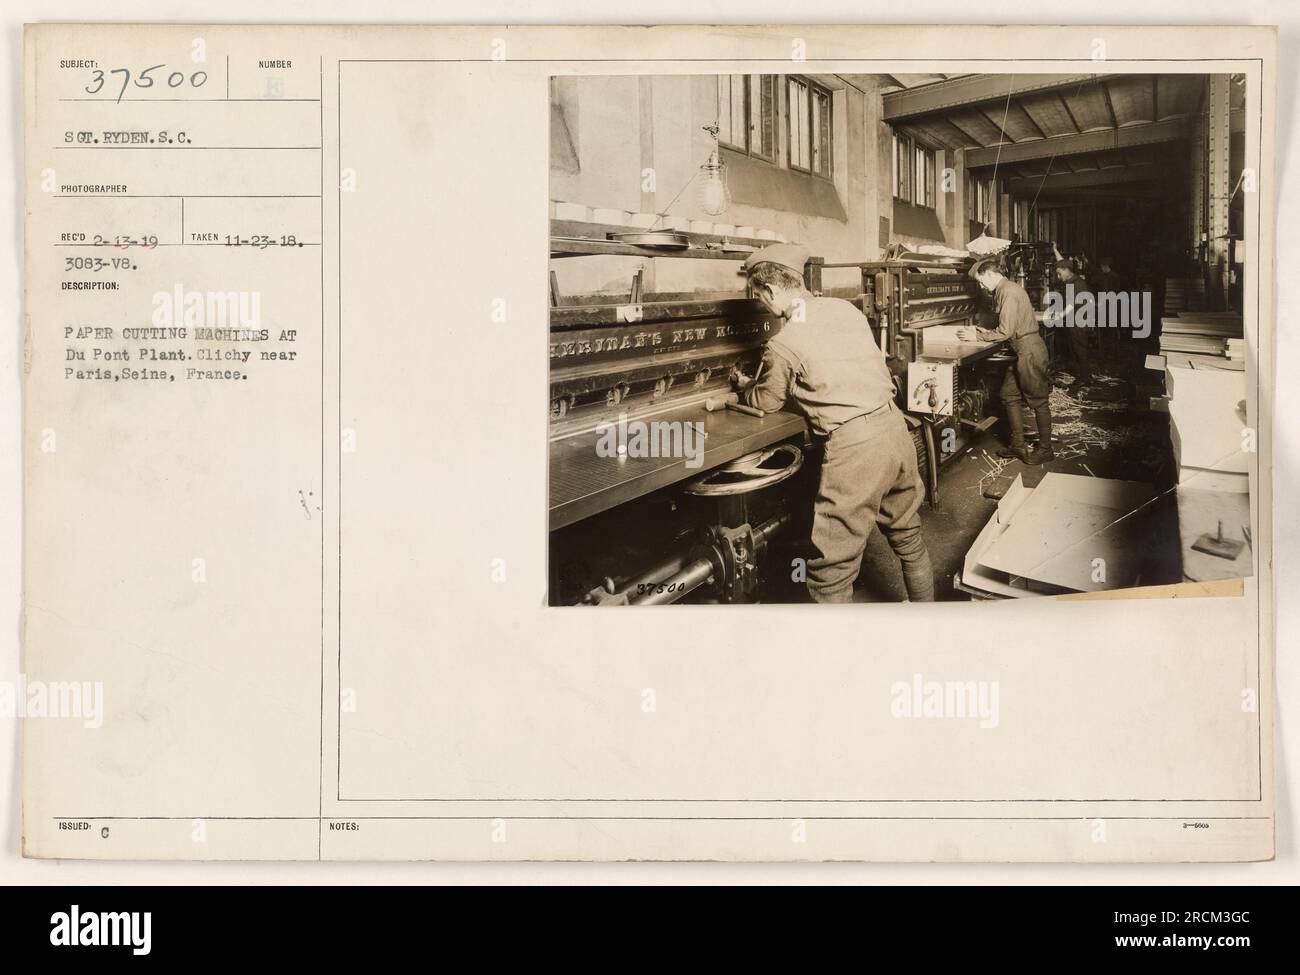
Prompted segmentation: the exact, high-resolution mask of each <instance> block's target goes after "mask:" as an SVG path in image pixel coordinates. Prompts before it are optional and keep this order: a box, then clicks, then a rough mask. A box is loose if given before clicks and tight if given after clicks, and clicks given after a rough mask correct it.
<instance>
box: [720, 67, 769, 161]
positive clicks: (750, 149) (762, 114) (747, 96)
mask: <svg viewBox="0 0 1300 975" xmlns="http://www.w3.org/2000/svg"><path fill="white" fill-rule="evenodd" d="M776 82H777V76H776V75H771V74H762V75H759V74H751V75H744V74H727V75H720V76H719V77H718V127H719V129H720V131H719V133H718V140H719V141H720V142H721V143H722V144H723V145H725V146H727V147H728V148H730V149H735V150H736V151H737V152H744V153H747V154H749V155H751V156H757V157H758V158H760V159H766V160H768V161H771V162H775V161H776Z"/></svg>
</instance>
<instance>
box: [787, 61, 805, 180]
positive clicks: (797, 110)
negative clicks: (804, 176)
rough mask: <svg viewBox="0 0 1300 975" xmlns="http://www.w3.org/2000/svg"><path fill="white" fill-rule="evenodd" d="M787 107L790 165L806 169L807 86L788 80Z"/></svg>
mask: <svg viewBox="0 0 1300 975" xmlns="http://www.w3.org/2000/svg"><path fill="white" fill-rule="evenodd" d="M788 92H789V100H790V103H789V106H788V112H789V116H790V165H791V166H794V167H797V168H799V169H807V168H808V86H807V85H805V84H804V83H803V82H801V81H797V80H795V79H794V78H791V79H790V86H789V89H788Z"/></svg>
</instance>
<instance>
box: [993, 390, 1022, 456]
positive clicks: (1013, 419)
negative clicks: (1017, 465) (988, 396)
mask: <svg viewBox="0 0 1300 975" xmlns="http://www.w3.org/2000/svg"><path fill="white" fill-rule="evenodd" d="M1005 405H1006V410H1007V431H1008V433H1009V435H1010V437H1011V443H1010V444H1009V445H1007V446H1006V447H1003V448H1002V449H1001V450H999V451H998V456H999V457H1001V458H1003V459H1006V458H1010V457H1019V458H1020V459H1022V460H1023V459H1024V456H1023V455H1024V454H1025V453H1026V450H1025V413H1024V410H1022V409H1021V408H1020V404H1019V403H1015V404H1012V403H1007V404H1005Z"/></svg>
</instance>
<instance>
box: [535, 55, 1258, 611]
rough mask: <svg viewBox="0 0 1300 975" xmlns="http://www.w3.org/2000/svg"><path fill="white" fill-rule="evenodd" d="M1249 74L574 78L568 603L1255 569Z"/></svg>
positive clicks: (563, 359) (912, 594)
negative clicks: (1247, 320)
mask: <svg viewBox="0 0 1300 975" xmlns="http://www.w3.org/2000/svg"><path fill="white" fill-rule="evenodd" d="M1246 97H1247V92H1246V81H1245V78H1244V76H1242V75H1238V74H1198V73H1161V74H1129V73H1110V72H1109V71H1099V72H1095V73H1068V74H1028V73H1026V74H953V75H948V74H861V75H858V74H813V73H808V74H803V73H794V72H791V73H787V74H734V75H686V74H676V75H668V74H663V75H636V76H634V75H620V76H612V75H610V76H593V75H582V76H566V77H556V78H553V79H552V81H551V99H550V197H551V199H550V203H549V207H550V221H551V242H550V246H551V250H550V257H551V260H550V308H549V315H550V335H549V355H550V370H549V377H550V386H549V396H550V402H549V424H548V437H549V526H548V531H549V545H548V557H549V581H550V589H549V601H550V603H551V604H552V605H587V606H593V605H594V606H610V605H619V606H623V605H659V604H666V603H800V602H816V603H845V602H861V603H876V602H897V601H902V600H908V601H912V602H918V601H929V600H957V601H960V600H975V601H983V600H1003V599H1022V598H1029V597H1036V596H1049V595H1066V594H1079V593H1106V592H1113V591H1116V590H1126V589H1133V588H1146V587H1160V586H1168V585H1173V584H1180V583H1203V584H1210V585H1214V584H1222V583H1225V582H1226V583H1227V584H1228V585H1229V586H1230V587H1231V585H1232V583H1231V582H1230V581H1231V580H1239V579H1241V578H1243V577H1246V576H1249V575H1251V574H1252V549H1253V547H1252V538H1251V529H1250V525H1251V517H1250V487H1249V473H1248V469H1249V462H1250V457H1251V454H1252V453H1253V452H1254V450H1255V437H1256V433H1255V431H1254V429H1253V428H1252V427H1251V424H1250V422H1249V420H1248V418H1247V409H1246V400H1247V396H1248V392H1247V390H1248V386H1249V383H1248V381H1247V377H1248V371H1250V370H1253V369H1254V368H1255V360H1254V356H1253V353H1252V350H1251V348H1250V347H1249V345H1248V343H1247V340H1246V337H1245V333H1244V330H1243V317H1244V316H1243V312H1244V309H1243V302H1244V301H1246V300H1248V299H1249V298H1250V295H1251V294H1252V288H1251V287H1249V286H1248V285H1247V282H1248V280H1249V279H1250V276H1251V275H1252V274H1254V273H1255V271H1254V269H1253V268H1252V267H1251V263H1250V260H1249V256H1250V254H1251V253H1252V250H1251V245H1252V242H1251V241H1250V240H1249V239H1247V237H1246V234H1245V212H1246V208H1247V207H1248V206H1254V205H1255V203H1256V201H1257V194H1256V193H1255V185H1254V184H1255V181H1256V180H1257V178H1258V177H1257V174H1256V173H1255V172H1254V171H1253V170H1251V169H1250V168H1248V167H1247V166H1246V165H1245V138H1246V134H1245V127H1246V125H1247V118H1246ZM1229 591H1235V590H1231V589H1229Z"/></svg>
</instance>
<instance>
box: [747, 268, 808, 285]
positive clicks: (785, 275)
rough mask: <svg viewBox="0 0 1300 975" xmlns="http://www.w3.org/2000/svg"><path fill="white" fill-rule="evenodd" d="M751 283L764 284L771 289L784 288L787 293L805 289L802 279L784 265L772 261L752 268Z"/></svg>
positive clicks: (750, 273)
mask: <svg viewBox="0 0 1300 975" xmlns="http://www.w3.org/2000/svg"><path fill="white" fill-rule="evenodd" d="M749 281H750V283H751V284H763V285H767V286H768V287H769V288H782V289H784V290H786V291H797V290H798V289H800V288H802V287H803V278H802V277H800V276H799V275H798V274H795V273H794V271H792V270H790V269H789V268H788V267H786V266H785V265H784V264H774V263H772V262H771V261H764V262H763V263H762V264H755V265H754V266H753V267H751V268H750V269H749Z"/></svg>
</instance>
